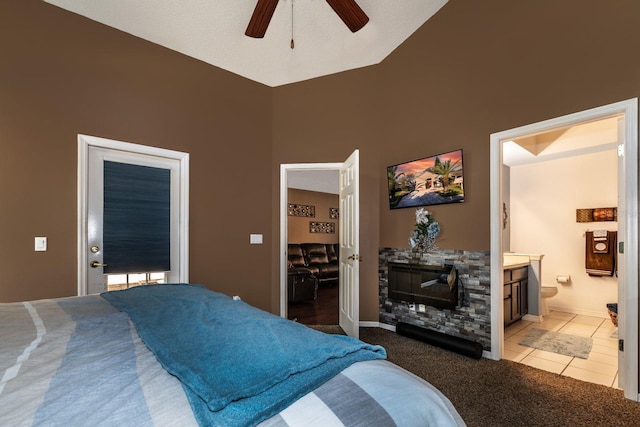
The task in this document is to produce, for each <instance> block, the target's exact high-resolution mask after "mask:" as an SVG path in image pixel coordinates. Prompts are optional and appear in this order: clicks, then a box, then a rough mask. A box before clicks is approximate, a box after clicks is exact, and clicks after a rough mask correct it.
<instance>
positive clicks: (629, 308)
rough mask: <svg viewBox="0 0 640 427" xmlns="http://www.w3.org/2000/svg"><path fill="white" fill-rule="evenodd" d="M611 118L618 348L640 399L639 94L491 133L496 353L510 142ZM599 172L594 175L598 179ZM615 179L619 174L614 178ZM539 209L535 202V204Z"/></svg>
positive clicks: (500, 346) (630, 392)
mask: <svg viewBox="0 0 640 427" xmlns="http://www.w3.org/2000/svg"><path fill="white" fill-rule="evenodd" d="M607 118H616V119H619V120H618V123H619V126H618V132H617V137H618V138H617V142H616V148H617V154H618V176H617V181H618V190H619V192H618V198H617V202H618V203H617V208H618V242H619V247H618V248H616V249H617V250H618V253H617V257H618V283H619V285H618V302H619V313H620V317H619V331H618V334H619V338H620V340H621V345H620V348H623V349H624V351H619V352H618V361H619V363H618V365H619V366H618V369H619V373H620V374H619V386H620V387H621V388H623V389H624V393H625V397H627V398H628V399H631V400H636V401H637V400H639V399H638V334H637V328H636V327H635V325H637V322H638V289H637V283H638V282H637V280H638V268H637V255H638V238H637V235H638V234H637V230H638V229H637V199H638V197H637V169H638V161H637V145H638V134H637V120H638V119H637V99H632V100H628V101H623V102H619V103H615V104H610V105H607V106H603V107H599V108H594V109H592V110H587V111H583V112H579V113H575V114H571V115H567V116H563V117H559V118H556V119H551V120H547V121H544V122H540V123H535V124H532V125H527V126H523V127H520V128H516V129H511V130H507V131H503V132H500V133H496V134H492V135H491V266H492V267H491V277H492V280H491V283H492V285H491V301H492V306H493V307H497V310H492V319H491V321H492V326H493V327H492V337H491V343H492V357H493V358H494V359H500V358H502V357H503V355H504V342H503V339H504V310H503V309H502V307H503V304H502V300H503V298H504V292H503V286H502V278H503V266H504V263H503V261H504V257H503V247H504V246H503V245H504V241H503V238H504V235H503V220H504V213H503V212H504V209H503V207H504V204H505V197H504V194H503V189H504V185H505V177H504V170H503V154H504V144H505V143H506V142H507V141H513V140H516V139H522V138H529V137H532V136H536V135H541V134H545V133H548V132H558V131H561V130H562V129H566V128H569V127H572V126H577V125H581V124H585V123H590V122H594V121H598V120H603V119H607ZM596 178H597V177H596V176H594V177H593V179H596ZM614 179H615V178H614ZM533 208H534V209H535V207H533Z"/></svg>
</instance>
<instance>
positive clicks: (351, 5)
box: [327, 0, 369, 33]
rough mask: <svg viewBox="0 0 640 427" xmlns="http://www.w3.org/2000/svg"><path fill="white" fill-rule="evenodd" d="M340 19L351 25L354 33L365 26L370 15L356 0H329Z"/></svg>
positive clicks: (350, 27)
mask: <svg viewBox="0 0 640 427" xmlns="http://www.w3.org/2000/svg"><path fill="white" fill-rule="evenodd" d="M327 3H329V4H330V5H331V7H332V8H333V10H334V11H335V12H336V13H337V14H338V16H339V17H340V19H342V20H343V21H344V23H345V24H346V25H347V27H349V29H350V30H351V32H352V33H355V32H356V31H358V30H359V29H360V28H362V27H364V26H365V24H366V23H367V22H369V17H368V16H367V14H366V13H364V11H363V10H362V9H360V6H358V3H356V1H355V0H327Z"/></svg>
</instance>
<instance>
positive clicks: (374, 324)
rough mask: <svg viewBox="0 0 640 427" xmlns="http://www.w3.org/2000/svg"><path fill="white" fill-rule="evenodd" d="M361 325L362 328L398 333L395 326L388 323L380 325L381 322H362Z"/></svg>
mask: <svg viewBox="0 0 640 427" xmlns="http://www.w3.org/2000/svg"><path fill="white" fill-rule="evenodd" d="M359 325H360V327H361V328H380V329H386V330H387V331H391V332H395V331H396V327H395V326H393V325H387V324H386V323H380V322H360V323H359Z"/></svg>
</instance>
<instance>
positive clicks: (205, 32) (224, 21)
mask: <svg viewBox="0 0 640 427" xmlns="http://www.w3.org/2000/svg"><path fill="white" fill-rule="evenodd" d="M44 1H46V2H47V3H51V4H53V5H56V6H59V7H61V8H63V9H66V10H69V11H71V12H74V13H77V14H79V15H82V16H85V17H87V18H89V19H92V20H95V21H97V22H100V23H102V24H105V25H108V26H110V27H113V28H116V29H118V30H121V31H124V32H127V33H130V34H132V35H134V36H137V37H140V38H142V39H145V40H148V41H150V42H153V43H156V44H159V45H162V46H164V47H167V48H169V49H172V50H175V51H177V52H180V53H183V54H185V55H188V56H191V57H193V58H196V59H199V60H201V61H204V62H206V63H209V64H211V65H214V66H216V67H219V68H222V69H225V70H228V71H230V72H233V73H235V74H238V75H241V76H243V77H246V78H248V79H251V80H254V81H257V82H260V83H263V84H265V85H268V86H272V87H275V86H280V85H284V84H288V83H293V82H298V81H302V80H307V79H311V78H314V77H320V76H323V75H328V74H333V73H338V72H341V71H346V70H350V69H354V68H359V67H365V66H368V65H373V64H377V63H380V62H381V61H382V60H383V59H384V58H386V57H387V56H388V55H389V54H390V53H391V52H392V51H393V50H394V49H395V48H396V47H398V46H399V45H400V44H401V43H402V42H404V41H405V40H406V39H407V38H408V37H409V36H410V35H411V34H412V33H413V32H414V31H416V30H417V29H418V28H419V27H420V26H421V25H422V24H424V23H425V22H426V21H427V20H428V19H429V18H431V17H432V16H433V15H434V14H435V13H436V12H437V11H438V10H439V9H440V8H441V7H442V6H444V5H445V4H446V3H447V1H448V0H402V1H391V0H387V1H383V0H357V3H358V5H359V6H360V8H362V10H363V11H364V12H365V13H366V14H367V16H368V17H369V22H368V23H367V24H366V25H365V26H364V27H363V28H362V29H360V30H359V31H357V32H355V33H352V32H351V31H350V30H349V28H347V26H346V25H345V24H344V22H343V21H342V20H341V19H340V18H339V17H338V16H337V15H336V13H335V12H334V11H333V9H332V8H331V6H330V5H329V4H328V3H327V1H325V0H280V1H278V5H277V6H276V10H275V12H274V14H273V17H272V19H271V22H270V24H269V27H268V29H267V32H266V34H265V36H264V38H251V37H247V36H246V35H245V30H246V29H247V25H248V23H249V20H250V18H251V15H252V13H253V10H254V8H255V6H256V2H257V0H135V1H131V0H91V1H87V0H44ZM292 38H293V40H294V41H295V44H294V46H295V47H294V48H293V49H292V48H291V39H292Z"/></svg>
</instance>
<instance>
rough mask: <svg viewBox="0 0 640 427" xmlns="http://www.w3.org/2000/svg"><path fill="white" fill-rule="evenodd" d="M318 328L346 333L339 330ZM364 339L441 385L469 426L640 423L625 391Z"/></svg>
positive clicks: (381, 338)
mask: <svg viewBox="0 0 640 427" xmlns="http://www.w3.org/2000/svg"><path fill="white" fill-rule="evenodd" d="M316 328H317V329H319V330H323V331H325V332H328V333H342V330H341V329H340V327H339V326H322V327H316ZM360 339H361V340H363V341H365V342H368V343H371V344H379V345H382V346H383V347H384V348H385V349H386V350H387V356H388V359H389V361H391V362H393V363H395V364H396V365H399V366H401V367H403V368H405V369H406V370H408V371H410V372H413V373H414V374H416V375H418V376H419V377H422V378H424V379H425V380H427V381H428V382H430V383H431V384H433V385H434V386H436V387H437V388H438V389H439V390H440V391H442V392H443V393H444V394H445V395H446V396H447V397H448V398H449V400H451V402H452V403H453V404H454V406H455V407H456V408H457V410H458V412H459V413H460V415H461V416H462V418H463V419H464V420H465V422H466V423H467V425H468V426H469V427H474V426H479V427H486V426H545V427H547V426H616V427H617V426H637V425H639V424H640V403H636V402H632V401H630V400H628V399H625V398H624V395H623V393H622V391H621V390H616V389H613V388H611V387H605V386H601V385H597V384H591V383H587V382H584V381H579V380H576V379H573V378H569V377H563V376H560V375H557V374H553V373H550V372H546V371H542V370H539V369H536V368H532V367H529V366H526V365H523V364H519V363H515V362H511V361H508V360H500V361H495V360H489V359H484V358H483V359H480V360H476V359H472V358H470V357H467V356H463V355H460V354H457V353H453V352H451V351H448V350H444V349H442V348H439V347H434V346H432V345H429V344H426V343H423V342H420V341H416V340H413V339H410V338H407V337H403V336H400V335H397V334H396V333H394V332H391V331H387V330H385V329H380V328H360Z"/></svg>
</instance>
